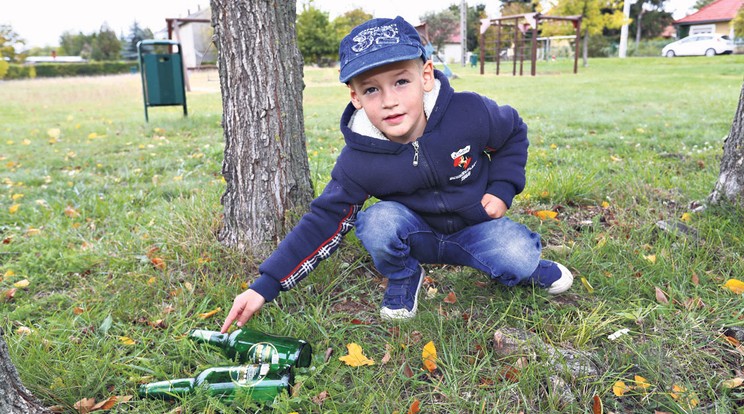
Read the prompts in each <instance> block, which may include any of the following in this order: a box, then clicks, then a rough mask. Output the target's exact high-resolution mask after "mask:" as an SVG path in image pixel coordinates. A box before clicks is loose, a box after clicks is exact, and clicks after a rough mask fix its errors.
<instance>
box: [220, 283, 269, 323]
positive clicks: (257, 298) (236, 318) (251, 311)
mask: <svg viewBox="0 0 744 414" xmlns="http://www.w3.org/2000/svg"><path fill="white" fill-rule="evenodd" d="M264 303H266V299H264V297H263V296H261V295H260V294H259V293H258V292H256V291H255V290H253V289H248V290H246V291H245V292H243V293H241V294H239V295H238V296H236V297H235V300H234V301H233V305H232V309H230V313H228V314H227V318H226V319H225V323H224V324H222V329H220V332H222V333H225V332H227V328H229V327H230V325H232V323H233V322H237V325H238V327H242V326H243V325H245V323H246V322H248V320H249V319H250V318H251V317H253V315H255V314H256V312H258V310H259V309H261V307H262V306H263V305H264Z"/></svg>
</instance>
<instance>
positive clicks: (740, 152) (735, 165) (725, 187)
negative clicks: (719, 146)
mask: <svg viewBox="0 0 744 414" xmlns="http://www.w3.org/2000/svg"><path fill="white" fill-rule="evenodd" d="M724 200H727V201H730V202H733V203H736V204H738V205H739V206H741V207H744V84H742V85H741V94H740V95H739V106H738V107H737V109H736V114H734V121H733V122H732V124H731V131H730V132H729V135H728V137H727V138H726V141H725V142H724V144H723V158H721V172H720V173H719V175H718V181H717V182H716V187H715V189H713V192H712V193H711V194H710V196H709V197H708V201H709V202H710V203H712V204H718V203H720V202H722V201H724Z"/></svg>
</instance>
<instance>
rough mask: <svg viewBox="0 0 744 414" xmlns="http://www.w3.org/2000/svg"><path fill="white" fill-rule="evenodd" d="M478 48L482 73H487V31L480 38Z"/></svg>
mask: <svg viewBox="0 0 744 414" xmlns="http://www.w3.org/2000/svg"><path fill="white" fill-rule="evenodd" d="M478 49H480V52H479V53H480V74H481V75H482V74H483V73H485V69H486V33H485V32H484V33H481V35H480V38H479V39H478Z"/></svg>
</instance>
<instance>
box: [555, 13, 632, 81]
mask: <svg viewBox="0 0 744 414" xmlns="http://www.w3.org/2000/svg"><path fill="white" fill-rule="evenodd" d="M549 14H550V15H554V16H575V15H581V16H583V19H582V21H581V32H582V33H581V37H582V43H583V45H582V54H583V61H584V66H588V65H589V62H588V54H589V35H598V34H602V32H603V31H604V30H605V29H617V28H620V27H621V26H622V25H623V22H624V21H625V15H624V14H623V11H622V2H621V1H620V0H558V4H557V5H556V6H555V7H553V8H552V9H550V13H549ZM571 33H573V28H572V27H570V26H569V25H551V24H546V25H544V26H543V33H542V34H543V36H550V35H554V34H571Z"/></svg>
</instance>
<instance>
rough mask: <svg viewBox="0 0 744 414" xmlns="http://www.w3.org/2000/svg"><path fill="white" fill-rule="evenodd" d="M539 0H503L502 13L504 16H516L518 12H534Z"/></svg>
mask: <svg viewBox="0 0 744 414" xmlns="http://www.w3.org/2000/svg"><path fill="white" fill-rule="evenodd" d="M538 4H539V3H538V2H535V3H533V2H531V1H521V0H516V1H503V2H501V15H502V16H514V15H517V14H525V13H532V12H533V11H536V8H537V7H538Z"/></svg>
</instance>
